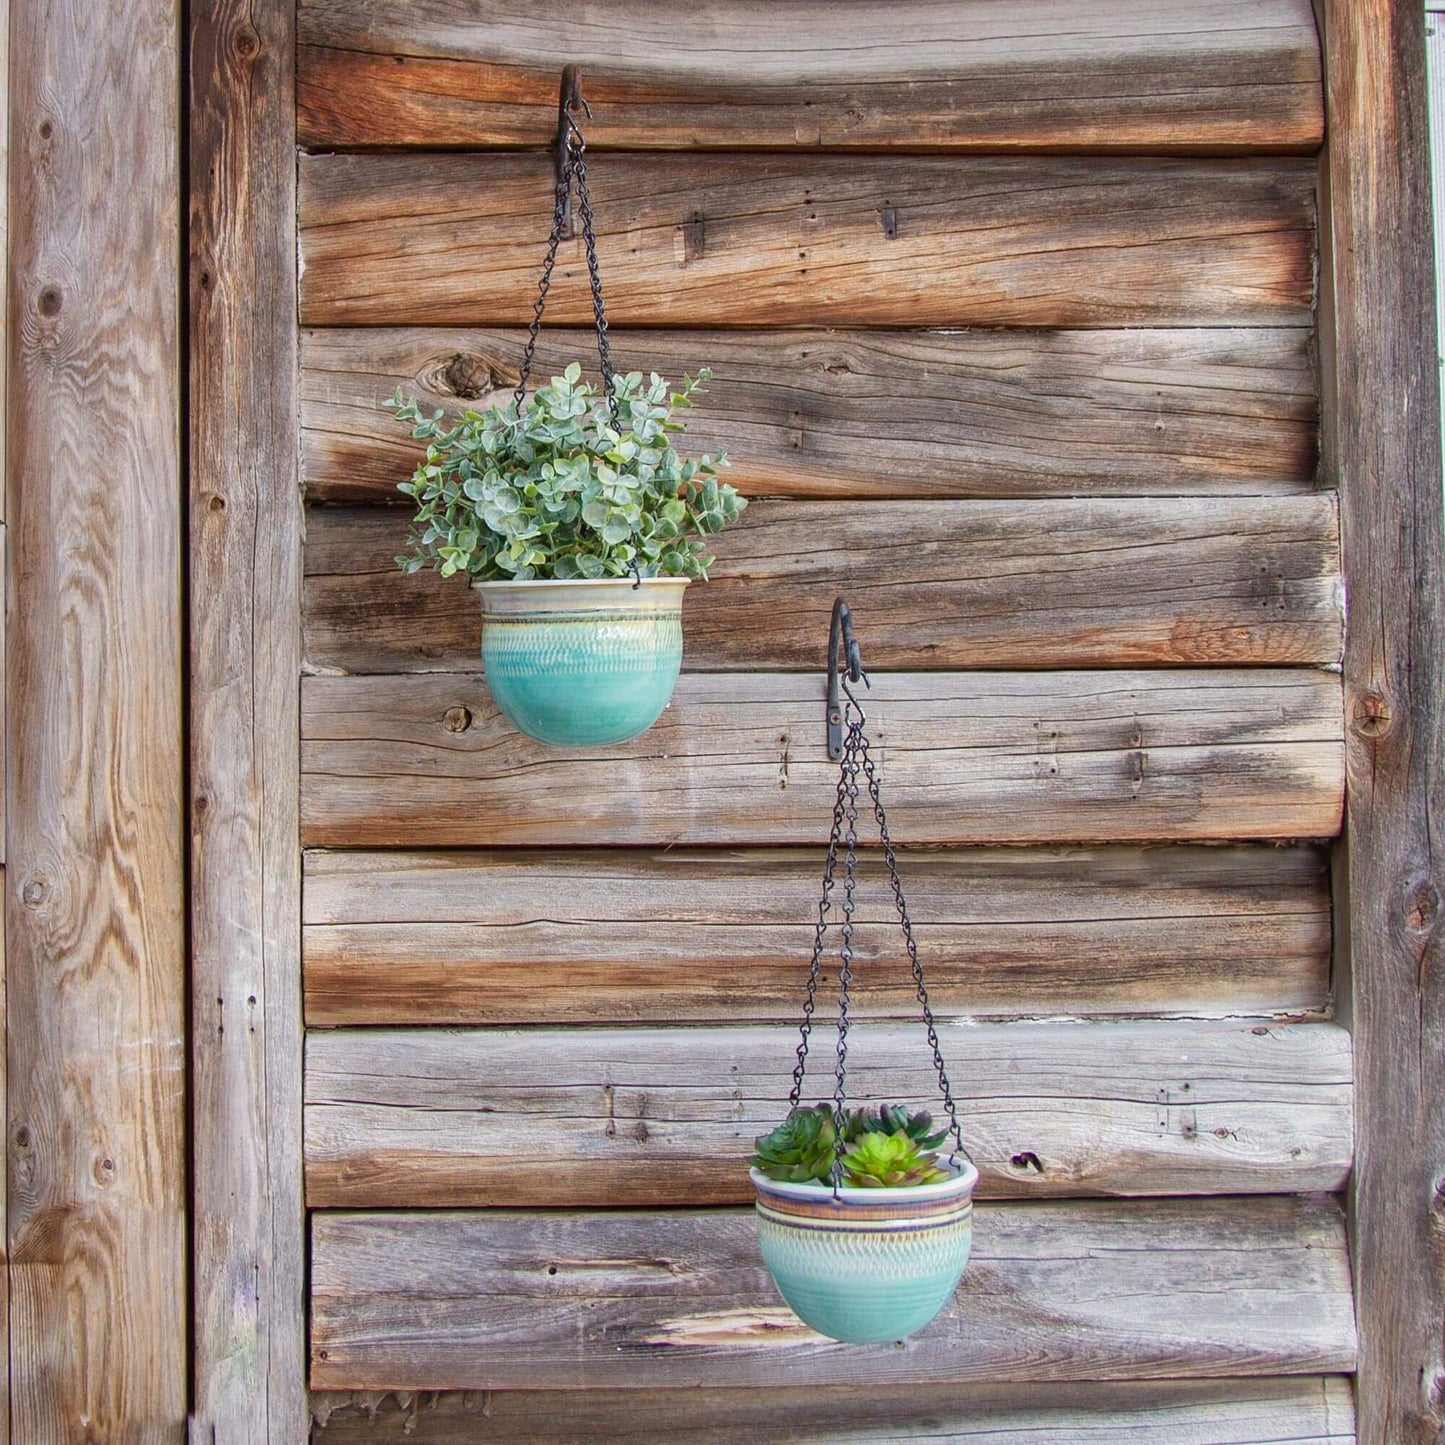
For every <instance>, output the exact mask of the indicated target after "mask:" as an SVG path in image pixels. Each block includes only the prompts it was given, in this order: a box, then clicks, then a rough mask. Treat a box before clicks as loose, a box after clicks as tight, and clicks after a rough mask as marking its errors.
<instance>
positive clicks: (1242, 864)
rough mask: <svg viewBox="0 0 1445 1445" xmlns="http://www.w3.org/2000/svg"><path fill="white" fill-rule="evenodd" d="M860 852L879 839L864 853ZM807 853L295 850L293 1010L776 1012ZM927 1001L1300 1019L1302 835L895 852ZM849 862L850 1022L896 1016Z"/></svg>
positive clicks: (811, 865)
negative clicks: (298, 948) (299, 979)
mask: <svg viewBox="0 0 1445 1445" xmlns="http://www.w3.org/2000/svg"><path fill="white" fill-rule="evenodd" d="M873 857H875V858H876V852H875V854H874V855H873ZM821 869H822V857H821V851H797V850H791V849H788V850H782V849H746V850H727V851H717V852H705V853H700V852H689V851H687V850H681V849H679V850H673V851H671V852H666V853H646V852H639V851H635V850H630V849H629V850H625V851H622V850H607V849H592V850H588V851H586V852H579V853H558V852H555V851H551V850H548V851H536V850H510V849H509V850H502V849H497V850H492V851H489V852H484V853H469V852H453V851H442V852H436V853H400V854H398V853H374V852H365V853H329V852H312V853H310V854H308V855H307V859H306V888H305V930H304V934H303V938H304V944H303V954H304V960H305V978H306V1018H307V1022H308V1023H310V1024H312V1025H338V1024H458V1023H473V1024H489V1023H490V1024H497V1023H544V1024H545V1023H550V1024H577V1023H602V1022H607V1021H612V1022H618V1023H630V1024H646V1023H699V1022H706V1021H724V1020H730V1021H732V1022H749V1021H757V1022H773V1021H781V1020H789V1019H792V1018H794V1017H796V1011H797V1007H798V999H799V997H800V991H801V989H802V987H803V983H804V976H805V974H806V971H807V960H808V955H809V950H810V947H811V944H812V925H811V924H810V923H809V921H808V919H809V915H810V913H814V912H815V911H816V907H817V890H818V887H819V882H818V880H819V876H820V873H821ZM903 869H904V882H905V887H906V888H907V894H908V903H909V908H910V910H911V912H912V915H913V923H914V928H915V930H916V932H917V934H918V940H919V946H920V947H921V948H922V950H923V954H924V958H925V960H926V963H927V966H928V980H929V991H930V993H931V995H932V997H933V1007H934V1009H935V1010H936V1011H938V1012H940V1013H942V1014H945V1015H949V1014H954V1015H956V1014H967V1015H971V1016H975V1017H977V1016H981V1015H982V1016H987V1015H990V1014H994V1015H999V1014H1006V1015H1017V1014H1033V1015H1050V1016H1054V1015H1061V1014H1074V1015H1079V1014H1085V1015H1093V1014H1109V1013H1129V1014H1149V1013H1164V1014H1178V1015H1192V1016H1196V1017H1200V1016H1203V1017H1210V1016H1216V1017H1217V1016H1220V1015H1271V1014H1286V1015H1289V1014H1296V1015H1298V1014H1309V1013H1318V1012H1320V1011H1321V1010H1323V1009H1324V1008H1325V1007H1326V1004H1327V1000H1328V996H1329V949H1330V899H1329V879H1328V874H1327V870H1326V867H1325V860H1324V858H1323V856H1322V854H1321V853H1320V852H1319V851H1318V850H1316V849H1314V848H1271V847H1240V848H1220V847H1215V848H1190V847H1164V848H1123V847H1120V848H1096V849H1084V848H1074V849H1068V850H1061V849H1047V850H1045V849H1017V848H1005V849H998V850H994V849H982V848H969V849H963V850H959V851H956V852H946V853H935V852H932V851H929V852H921V851H910V852H909V853H908V854H907V855H906V856H905V858H904V860H903ZM876 870H877V864H876V862H875V861H871V860H870V861H865V863H864V866H863V871H862V874H861V875H860V877H861V886H860V888H859V892H858V908H857V913H856V915H855V917H856V918H857V920H858V924H859V926H858V929H857V932H856V934H855V937H854V942H855V948H856V951H857V956H858V958H859V960H860V962H861V965H862V966H861V970H860V973H859V976H858V978H857V980H856V981H855V983H854V987H853V1007H854V1010H855V1011H856V1012H857V1013H858V1015H859V1016H860V1017H865V1016H867V1017H883V1018H889V1017H891V1018H900V1017H902V1018H912V1017H913V1016H914V1013H915V1009H916V1001H915V1000H914V999H913V998H912V996H911V993H910V986H905V982H904V980H903V979H902V978H894V977H893V976H892V975H891V974H889V973H885V971H883V970H881V969H880V968H878V967H877V966H876V965H878V964H880V963H882V962H883V961H885V960H888V959H896V958H899V957H901V953H900V952H899V950H900V941H899V937H898V932H897V927H896V924H895V922H894V916H893V905H892V901H891V899H890V898H889V896H888V894H887V891H886V888H885V886H884V883H883V879H882V876H881V875H880V874H879V873H878V872H877V871H876Z"/></svg>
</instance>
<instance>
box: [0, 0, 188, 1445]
mask: <svg viewBox="0 0 1445 1445" xmlns="http://www.w3.org/2000/svg"><path fill="white" fill-rule="evenodd" d="M179 35H180V27H179V18H178V7H177V5H176V3H175V0H89V3H87V4H84V5H75V4H61V3H58V0H30V3H27V4H23V5H16V6H15V7H14V9H13V14H12V27H11V35H10V41H11V53H12V57H13V61H14V64H13V65H12V67H11V76H12V87H11V96H10V115H11V117H12V118H13V124H12V126H11V140H12V146H11V149H12V156H13V161H14V163H13V165H12V166H11V168H10V185H11V187H12V191H11V197H10V206H9V213H10V217H11V232H10V249H9V263H8V265H9V322H10V326H9V347H8V351H9V355H8V371H9V375H8V385H9V418H10V435H9V458H8V460H9V468H8V472H9V474H8V487H9V499H8V507H7V516H8V519H9V527H10V531H11V534H12V535H11V537H10V544H11V545H10V552H11V575H10V601H9V619H10V629H11V630H10V638H9V643H10V648H9V653H10V655H9V663H8V669H7V677H6V684H7V706H6V732H7V737H8V740H9V744H10V747H9V756H8V763H7V767H6V789H7V793H8V798H9V819H8V832H9V862H10V867H9V873H8V877H7V880H6V883H7V887H6V895H5V912H6V931H7V934H8V944H9V972H8V979H7V983H8V993H9V1014H8V1021H7V1047H8V1055H9V1085H10V1115H9V1131H8V1146H9V1147H8V1159H7V1173H6V1182H7V1191H8V1196H9V1199H8V1202H9V1212H10V1218H9V1246H10V1257H11V1261H12V1267H11V1277H10V1283H11V1297H10V1309H9V1326H10V1359H11V1361H12V1363H13V1367H14V1375H13V1388H12V1395H11V1411H10V1423H11V1432H12V1435H13V1437H14V1438H15V1439H16V1440H23V1441H25V1442H27V1445H43V1442H50V1441H56V1442H60V1441H65V1442H70V1441H76V1440H108V1441H119V1440H144V1441H152V1440H155V1441H161V1440H165V1441H173V1440H179V1439H180V1438H181V1436H182V1433H183V1430H184V1422H185V1416H186V1337H187V1330H186V1244H185V1240H186V1225H185V1178H186V1168H185V1113H186V1081H185V1066H186V1059H185V933H184V911H183V910H184V887H183V853H182V838H183V817H182V769H183V748H182V731H181V728H182V702H181V595H180V559H181V534H180V518H181V511H180V502H181V476H180V435H179V428H180V375H179V355H178V344H179V333H178V327H179V300H178V293H179V280H180V277H179V252H180V235H179V229H180V214H179V212H180V178H179V173H178V153H179V145H178V130H177V123H178V104H179Z"/></svg>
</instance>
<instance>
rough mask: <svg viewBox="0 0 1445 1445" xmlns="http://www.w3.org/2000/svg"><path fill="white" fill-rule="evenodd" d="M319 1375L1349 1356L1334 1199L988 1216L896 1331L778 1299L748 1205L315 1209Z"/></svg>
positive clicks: (1025, 1371) (845, 1371) (383, 1380)
mask: <svg viewBox="0 0 1445 1445" xmlns="http://www.w3.org/2000/svg"><path fill="white" fill-rule="evenodd" d="M311 1244H312V1254H311V1261H312V1276H311V1278H312V1316H311V1319H312V1337H311V1381H312V1385H313V1386H314V1387H315V1388H317V1389H322V1390H330V1389H372V1390H383V1389H384V1390H395V1389H408V1390H411V1389H457V1388H462V1389H515V1388H528V1389H538V1388H545V1389H579V1388H585V1389H606V1388H627V1389H638V1388H643V1387H646V1386H658V1385H666V1386H668V1387H670V1388H673V1389H678V1388H683V1387H687V1386H694V1385H711V1386H718V1385H729V1386H734V1387H741V1386H758V1385H787V1386H789V1387H791V1388H792V1389H793V1390H794V1391H797V1390H799V1389H800V1388H808V1387H811V1386H815V1385H819V1384H824V1383H839V1382H844V1381H849V1382H852V1381H857V1380H858V1379H860V1378H863V1379H866V1380H868V1382H869V1383H870V1384H871V1385H874V1386H876V1387H884V1386H887V1385H889V1384H904V1383H925V1382H930V1381H932V1382H943V1381H960V1382H961V1381H971V1380H988V1381H1003V1380H1020V1379H1024V1380H1039V1379H1044V1380H1074V1379H1096V1380H1099V1379H1149V1378H1161V1377H1164V1378H1168V1377H1173V1376H1178V1375H1179V1374H1180V1373H1181V1372H1184V1371H1187V1372H1188V1373H1189V1374H1190V1375H1193V1376H1195V1377H1196V1378H1202V1377H1216V1376H1221V1375H1231V1376H1232V1375H1277V1374H1308V1373H1321V1372H1337V1371H1348V1370H1350V1369H1351V1368H1353V1364H1354V1357H1355V1341H1354V1318H1353V1313H1352V1308H1351V1299H1350V1274H1349V1263H1348V1260H1347V1258H1346V1250H1345V1237H1344V1220H1343V1216H1342V1214H1341V1212H1340V1209H1339V1207H1338V1205H1337V1204H1336V1203H1335V1202H1334V1201H1333V1200H1331V1199H1324V1198H1318V1197H1315V1198H1308V1197H1294V1198H1286V1197H1276V1198H1266V1197H1260V1198H1254V1199H1214V1200H1127V1201H1111V1202H1095V1201H1079V1200H1069V1201H1064V1202H1043V1203H1032V1204H992V1205H985V1206H983V1207H982V1208H981V1209H980V1210H979V1211H978V1212H977V1214H976V1216H975V1225H974V1247H973V1258H972V1259H971V1261H970V1263H969V1267H968V1272H967V1273H966V1274H965V1275H964V1279H963V1283H962V1285H961V1286H960V1288H959V1292H958V1294H957V1295H956V1296H955V1297H954V1299H953V1301H952V1303H951V1304H949V1305H948V1306H947V1307H946V1308H945V1309H944V1311H943V1313H942V1314H941V1315H939V1317H938V1318H937V1319H936V1320H934V1322H933V1323H932V1324H931V1325H929V1326H928V1327H927V1328H926V1329H925V1330H924V1331H923V1332H922V1333H921V1334H919V1335H916V1336H914V1337H913V1338H912V1339H910V1340H907V1341H905V1342H904V1343H902V1344H895V1345H867V1346H859V1345H837V1344H833V1343H832V1342H830V1341H826V1340H824V1339H822V1338H821V1337H820V1336H819V1335H816V1334H814V1333H813V1332H812V1331H811V1330H810V1329H808V1328H807V1327H806V1326H805V1325H803V1324H801V1323H800V1322H799V1321H798V1320H797V1319H796V1318H795V1317H794V1315H793V1314H792V1312H791V1311H790V1310H788V1309H787V1307H786V1306H785V1305H784V1304H783V1303H782V1302H781V1300H780V1299H779V1298H778V1295H777V1294H776V1292H775V1290H774V1288H773V1285H772V1282H771V1281H770V1280H769V1278H768V1276H767V1274H766V1273H765V1271H764V1269H763V1264H762V1260H761V1259H760V1257H759V1255H758V1247H757V1237H756V1229H755V1225H754V1223H753V1217H752V1213H751V1211H743V1210H730V1211H713V1210H687V1211H679V1212H666V1211H659V1212H653V1213H647V1214H637V1213H629V1212H625V1211H608V1212H602V1213H592V1214H572V1213H567V1212H531V1213H529V1212H522V1211H511V1210H507V1211H495V1212H483V1213H473V1214H458V1213H448V1212H445V1211H424V1212H419V1213H411V1214H398V1213H383V1214H348V1213H326V1212H323V1213H319V1214H315V1215H313V1216H312V1236H311Z"/></svg>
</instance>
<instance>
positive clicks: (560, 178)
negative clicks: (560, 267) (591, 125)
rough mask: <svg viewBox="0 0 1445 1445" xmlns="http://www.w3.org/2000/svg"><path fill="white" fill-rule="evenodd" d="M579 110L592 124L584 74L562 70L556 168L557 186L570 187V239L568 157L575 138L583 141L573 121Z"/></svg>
mask: <svg viewBox="0 0 1445 1445" xmlns="http://www.w3.org/2000/svg"><path fill="white" fill-rule="evenodd" d="M579 106H580V107H581V108H582V112H583V114H585V115H586V117H587V119H588V120H591V119H592V107H591V106H590V105H588V104H587V101H586V99H585V97H584V96H583V94H582V72H581V71H580V70H578V69H577V67H576V66H575V65H564V66H563V67H562V84H561V87H560V89H559V90H558V93H557V139H556V142H555V149H556V155H555V157H554V160H555V162H556V167H557V185H558V186H559V187H560V186H561V185H562V184H563V183H564V182H566V185H567V194H566V196H565V197H564V198H563V201H562V226H563V228H564V229H565V230H566V232H567V234H568V235H569V236H570V235H571V234H572V184H571V182H570V180H568V178H567V157H568V153H569V152H570V151H571V148H572V137H573V136H574V135H575V136H576V137H577V140H578V142H579V144H580V143H581V141H582V130H581V127H580V126H579V125H578V124H577V122H576V121H575V120H574V119H573V118H572V112H573V111H574V110H576V109H577V108H578V107H579Z"/></svg>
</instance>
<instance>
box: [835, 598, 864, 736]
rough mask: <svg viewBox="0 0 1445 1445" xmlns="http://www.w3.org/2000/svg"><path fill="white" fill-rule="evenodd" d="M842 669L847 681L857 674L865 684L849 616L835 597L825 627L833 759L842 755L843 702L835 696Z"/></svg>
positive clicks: (846, 609)
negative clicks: (830, 618) (830, 614)
mask: <svg viewBox="0 0 1445 1445" xmlns="http://www.w3.org/2000/svg"><path fill="white" fill-rule="evenodd" d="M843 671H846V672H847V674H848V681H849V682H857V681H859V679H860V678H861V679H862V681H863V682H864V683H865V684H866V683H867V681H868V674H867V673H866V672H864V671H863V661H862V658H861V657H860V656H859V653H858V639H857V638H855V637H854V636H853V616H852V614H851V613H850V612H849V611H848V604H847V603H846V602H844V601H843V599H842V598H841V597H839V598H837V599H836V600H835V601H834V603H833V620H832V622H831V623H830V624H829V627H828V758H829V760H830V761H832V762H835V763H836V762H837V761H838V759H839V758H841V757H842V756H843V704H842V702H841V701H840V700H839V697H838V674H839V673H840V672H843Z"/></svg>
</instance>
